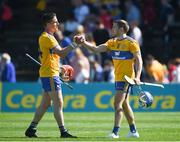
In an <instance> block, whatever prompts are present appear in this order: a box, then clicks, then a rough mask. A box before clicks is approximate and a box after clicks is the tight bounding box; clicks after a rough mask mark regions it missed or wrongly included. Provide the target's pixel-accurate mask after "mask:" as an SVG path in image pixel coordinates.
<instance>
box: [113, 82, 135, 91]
mask: <svg viewBox="0 0 180 142" xmlns="http://www.w3.org/2000/svg"><path fill="white" fill-rule="evenodd" d="M131 88H132V86H131V85H129V84H128V83H126V82H123V81H116V82H115V89H116V90H117V91H118V90H120V91H124V92H126V93H130V91H131Z"/></svg>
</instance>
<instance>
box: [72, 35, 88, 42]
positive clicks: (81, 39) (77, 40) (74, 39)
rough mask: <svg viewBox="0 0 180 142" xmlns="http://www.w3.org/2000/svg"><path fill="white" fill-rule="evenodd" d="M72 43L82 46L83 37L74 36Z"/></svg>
mask: <svg viewBox="0 0 180 142" xmlns="http://www.w3.org/2000/svg"><path fill="white" fill-rule="evenodd" d="M73 41H74V42H75V43H77V44H82V43H84V42H85V37H84V36H83V35H75V36H74V37H73Z"/></svg>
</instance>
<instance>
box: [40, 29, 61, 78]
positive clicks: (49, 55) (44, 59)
mask: <svg viewBox="0 0 180 142" xmlns="http://www.w3.org/2000/svg"><path fill="white" fill-rule="evenodd" d="M58 45H59V44H58V42H57V40H56V39H55V37H54V36H53V35H50V34H48V33H47V32H43V33H42V34H41V35H40V37H39V53H40V55H39V58H40V61H41V64H42V65H41V67H40V70H39V74H40V77H53V76H59V64H60V63H59V60H60V57H59V55H57V54H55V53H53V51H52V49H53V47H56V46H58Z"/></svg>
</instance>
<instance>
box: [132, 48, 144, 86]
mask: <svg viewBox="0 0 180 142" xmlns="http://www.w3.org/2000/svg"><path fill="white" fill-rule="evenodd" d="M134 58H135V68H136V76H135V81H136V83H137V84H138V83H140V76H141V72H142V64H143V62H142V57H141V52H140V51H138V52H136V53H134Z"/></svg>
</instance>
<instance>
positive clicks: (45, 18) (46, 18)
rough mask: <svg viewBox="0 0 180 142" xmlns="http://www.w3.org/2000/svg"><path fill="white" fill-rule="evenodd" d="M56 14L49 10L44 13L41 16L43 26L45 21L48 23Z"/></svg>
mask: <svg viewBox="0 0 180 142" xmlns="http://www.w3.org/2000/svg"><path fill="white" fill-rule="evenodd" d="M54 16H56V13H54V12H50V13H44V14H43V16H42V24H43V26H46V24H47V23H50V22H51V21H52V19H53V18H54Z"/></svg>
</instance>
